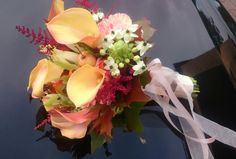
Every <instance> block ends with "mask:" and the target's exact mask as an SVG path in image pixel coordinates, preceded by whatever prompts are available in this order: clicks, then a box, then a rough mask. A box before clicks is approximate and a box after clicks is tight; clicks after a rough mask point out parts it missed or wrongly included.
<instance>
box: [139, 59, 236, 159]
mask: <svg viewBox="0 0 236 159" xmlns="http://www.w3.org/2000/svg"><path fill="white" fill-rule="evenodd" d="M148 71H149V72H150V76H151V77H152V80H151V82H150V83H149V84H147V85H146V86H145V88H144V89H143V92H144V93H145V94H146V95H148V96H149V97H151V98H152V99H153V100H154V101H156V102H157V103H158V104H159V105H160V107H161V108H162V109H163V112H164V115H165V117H166V119H167V120H168V121H169V123H170V124H171V125H172V126H173V127H174V128H175V129H176V130H177V131H179V132H180V133H182V134H183V135H184V136H185V138H186V141H187V145H188V148H189V151H190V154H191V157H192V159H214V157H213V155H212V153H211V151H210V149H209V147H208V144H209V143H212V142H214V141H215V140H218V141H220V142H222V143H224V144H227V145H230V146H232V147H234V148H236V132H234V131H232V130H230V129H228V128H226V127H223V126H221V125H219V124H217V123H215V122H213V121H210V120H208V119H206V118H204V117H203V116H201V115H199V114H197V113H195V112H194V110H193V108H194V105H193V99H192V97H191V95H192V92H193V87H194V85H193V82H192V80H191V78H190V77H188V76H184V75H180V74H179V73H177V72H175V71H173V70H171V69H169V68H167V67H163V66H162V65H161V61H160V60H159V59H154V60H153V61H152V62H151V63H150V64H149V65H148ZM173 86H176V88H175V89H173ZM178 97H181V98H185V99H187V101H188V103H189V107H190V111H188V110H187V109H186V108H185V107H184V105H183V104H182V103H181V102H180V101H179V99H178ZM170 101H171V103H173V104H172V105H171V104H170ZM170 114H173V115H174V116H176V117H178V119H179V122H180V125H181V127H182V130H180V129H179V128H178V126H177V125H176V124H175V123H174V122H173V121H172V119H171V117H170ZM206 135H208V136H210V138H206Z"/></svg>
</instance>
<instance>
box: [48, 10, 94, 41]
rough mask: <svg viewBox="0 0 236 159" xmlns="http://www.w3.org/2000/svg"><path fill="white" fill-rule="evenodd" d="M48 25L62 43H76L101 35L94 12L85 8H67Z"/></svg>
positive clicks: (56, 38) (52, 33)
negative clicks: (93, 15)
mask: <svg viewBox="0 0 236 159" xmlns="http://www.w3.org/2000/svg"><path fill="white" fill-rule="evenodd" d="M46 25H47V28H48V30H49V32H50V33H51V35H52V36H53V38H54V39H55V40H56V41H57V42H58V43H60V44H66V45H67V44H75V43H78V42H80V41H81V40H83V39H85V38H86V37H99V29H98V26H97V24H96V22H95V21H94V19H93V17H92V14H91V13H90V12H89V11H88V10H86V9H83V8H71V9H67V10H65V11H63V12H62V13H60V14H59V15H57V16H55V17H54V18H53V19H52V20H51V21H50V22H49V23H47V24H46ZM89 41H91V40H89Z"/></svg>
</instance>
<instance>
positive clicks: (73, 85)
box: [66, 65, 105, 107]
mask: <svg viewBox="0 0 236 159" xmlns="http://www.w3.org/2000/svg"><path fill="white" fill-rule="evenodd" d="M104 77H105V71H104V70H102V69H99V68H97V67H93V66H90V65H83V66H82V67H80V68H78V69H77V70H76V71H75V72H73V74H72V75H71V77H70V78H69V80H68V83H67V88H66V89H67V95H68V97H69V98H70V100H71V101H72V102H73V103H74V104H75V106H76V107H83V106H85V105H87V104H89V103H90V102H92V101H93V100H94V98H95V97H96V94H97V92H98V90H99V88H100V87H101V85H102V83H103V81H104Z"/></svg>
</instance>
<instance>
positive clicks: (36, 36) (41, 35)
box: [16, 25, 52, 45]
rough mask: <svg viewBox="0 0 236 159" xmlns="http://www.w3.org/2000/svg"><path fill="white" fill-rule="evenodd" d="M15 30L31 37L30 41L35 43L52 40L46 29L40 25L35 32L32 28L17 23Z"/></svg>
mask: <svg viewBox="0 0 236 159" xmlns="http://www.w3.org/2000/svg"><path fill="white" fill-rule="evenodd" d="M16 30H17V31H18V32H19V33H21V34H22V35H24V36H25V37H27V38H31V41H30V43H33V44H35V45H39V44H41V45H46V44H49V43H50V42H51V41H52V38H51V35H50V34H49V33H48V31H47V30H46V29H42V28H41V27H39V29H38V31H37V32H36V31H35V30H34V29H30V28H28V27H25V26H20V25H17V26H16Z"/></svg>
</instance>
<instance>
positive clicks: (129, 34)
mask: <svg viewBox="0 0 236 159" xmlns="http://www.w3.org/2000/svg"><path fill="white" fill-rule="evenodd" d="M137 30H138V25H137V24H132V25H131V26H130V27H129V28H128V29H127V30H126V32H125V33H124V41H125V42H126V43H129V42H130V41H132V40H134V38H137V37H138V35H137V34H135V32H136V31H137Z"/></svg>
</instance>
